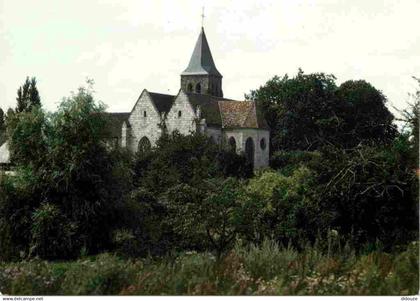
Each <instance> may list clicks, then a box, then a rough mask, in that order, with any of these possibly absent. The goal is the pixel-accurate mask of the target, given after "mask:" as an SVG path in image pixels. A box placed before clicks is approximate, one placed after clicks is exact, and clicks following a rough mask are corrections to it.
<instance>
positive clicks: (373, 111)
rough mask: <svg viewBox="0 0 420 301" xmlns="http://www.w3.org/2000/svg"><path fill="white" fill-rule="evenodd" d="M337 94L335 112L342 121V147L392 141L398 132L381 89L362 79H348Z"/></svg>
mask: <svg viewBox="0 0 420 301" xmlns="http://www.w3.org/2000/svg"><path fill="white" fill-rule="evenodd" d="M336 93H337V98H338V101H339V103H338V104H337V110H336V112H337V115H338V117H339V118H340V119H341V120H342V125H341V135H340V143H341V144H342V145H343V146H344V147H354V146H356V145H357V144H359V143H361V142H362V143H365V144H372V145H374V144H389V143H390V142H392V140H393V139H394V138H395V137H396V135H397V133H398V132H397V129H396V126H395V125H394V124H393V120H394V116H393V115H392V114H391V112H390V111H389V110H388V108H387V107H386V102H387V99H386V97H385V96H384V95H383V94H382V92H381V91H379V90H377V89H376V88H375V87H373V86H372V85H371V84H369V83H368V82H366V81H364V80H357V81H353V80H349V81H346V82H344V83H343V84H341V85H340V87H339V88H338V89H337V92H336Z"/></svg>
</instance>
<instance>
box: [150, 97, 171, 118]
mask: <svg viewBox="0 0 420 301" xmlns="http://www.w3.org/2000/svg"><path fill="white" fill-rule="evenodd" d="M148 93H149V95H150V98H151V99H152V102H153V104H154V105H155V107H156V109H157V110H158V111H159V113H165V114H166V113H168V112H169V110H170V109H171V107H172V104H173V103H174V99H175V96H174V95H168V94H160V93H154V92H148Z"/></svg>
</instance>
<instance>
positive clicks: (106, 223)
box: [0, 88, 128, 258]
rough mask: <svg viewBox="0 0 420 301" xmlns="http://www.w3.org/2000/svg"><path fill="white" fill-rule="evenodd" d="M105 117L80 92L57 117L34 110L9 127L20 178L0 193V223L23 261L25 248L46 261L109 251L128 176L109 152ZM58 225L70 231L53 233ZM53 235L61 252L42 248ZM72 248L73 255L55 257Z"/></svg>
mask: <svg viewBox="0 0 420 301" xmlns="http://www.w3.org/2000/svg"><path fill="white" fill-rule="evenodd" d="M102 112H103V107H102V106H101V105H98V104H97V103H96V102H95V100H94V99H93V96H92V92H91V91H90V90H87V89H83V88H81V89H79V91H78V93H74V94H72V95H71V96H70V97H69V98H66V99H64V100H63V102H62V103H61V104H60V107H59V109H58V111H57V112H56V113H54V114H49V115H48V114H45V113H44V112H43V111H42V109H41V108H38V107H36V108H34V109H33V110H32V111H31V112H21V113H18V114H15V115H14V116H13V117H12V120H10V121H8V132H9V137H10V150H11V153H12V155H13V157H12V158H13V162H14V163H15V164H16V170H17V176H15V177H11V178H10V179H9V182H10V183H9V184H7V185H6V184H4V185H6V186H7V187H2V189H4V190H3V191H5V194H6V195H5V197H4V198H3V199H4V203H3V204H2V206H1V207H0V219H2V220H3V221H4V222H5V223H10V224H11V225H14V227H13V228H12V229H11V230H10V231H11V232H12V234H11V236H12V238H13V240H14V241H17V242H18V244H17V246H18V247H19V248H20V249H21V250H22V251H24V252H25V253H26V254H28V252H29V248H30V244H32V245H31V252H34V253H33V254H34V255H39V256H43V257H48V258H49V257H51V256H57V257H63V258H68V256H69V255H70V253H71V255H72V256H77V255H78V254H79V252H80V250H81V249H82V248H85V249H86V250H87V251H88V252H89V253H90V252H98V251H99V250H102V249H104V248H107V247H109V246H110V245H111V239H112V235H111V233H112V231H113V230H114V228H115V227H118V226H120V225H119V223H120V220H121V219H119V218H118V215H119V214H120V212H121V211H123V210H124V198H121V196H123V195H124V193H125V189H127V185H125V184H124V183H125V182H127V181H125V179H124V178H125V177H127V176H128V168H125V169H124V166H125V165H124V162H127V160H121V158H122V157H124V154H119V153H118V152H116V151H115V152H111V151H109V150H108V149H107V147H106V143H105V141H104V138H103V137H105V131H106V130H107V124H106V121H105V120H104V117H103V114H102ZM17 212H18V214H16V213H17ZM48 212H49V213H48ZM49 214H51V216H48V215H49ZM31 221H33V222H35V224H34V225H33V227H32V224H31V223H30V222H31ZM60 221H61V222H63V221H68V224H67V225H66V226H61V227H60V226H57V225H58V223H60ZM31 229H32V230H31ZM31 231H32V232H31ZM55 231H57V232H55ZM60 231H61V232H60ZM50 234H51V235H52V236H54V237H59V236H60V239H61V240H60V243H58V242H57V244H61V245H54V244H53V243H51V248H53V249H54V250H52V249H48V246H46V245H48V244H49V243H50V242H51V239H47V238H48V236H49V235H50ZM70 237H71V239H70ZM69 239H70V241H69ZM69 246H71V248H70V249H69V252H70V253H67V252H61V251H59V250H62V249H67V247H69ZM45 248H47V249H45ZM53 254H54V255H53Z"/></svg>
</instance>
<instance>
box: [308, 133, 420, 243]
mask: <svg viewBox="0 0 420 301" xmlns="http://www.w3.org/2000/svg"><path fill="white" fill-rule="evenodd" d="M321 153H322V156H321V157H320V159H319V161H317V162H312V166H311V167H312V169H313V170H315V172H316V174H317V183H318V185H317V194H318V195H319V198H322V199H323V202H322V203H321V204H322V208H323V209H322V211H327V212H331V214H332V215H333V216H334V218H333V221H332V222H331V228H334V229H337V230H338V231H339V233H340V234H342V235H344V236H345V237H346V238H347V239H349V240H350V241H351V242H352V243H353V244H355V246H358V247H361V246H362V245H363V244H375V242H376V241H377V240H379V241H381V243H383V244H384V247H385V248H387V249H389V248H392V247H396V246H397V245H398V244H404V243H406V242H408V241H410V240H414V239H416V238H417V237H418V234H416V233H417V232H418V227H417V226H418V224H417V222H418V214H417V212H418V205H417V201H416V200H417V197H418V184H417V179H416V174H415V171H414V170H413V169H412V168H411V167H410V164H409V160H410V144H409V142H408V141H407V138H406V137H405V136H400V137H399V138H398V139H396V140H395V141H394V143H393V144H392V145H391V146H383V147H376V148H375V147H370V146H364V147H359V148H356V149H354V150H353V151H351V152H344V151H343V150H340V149H334V148H326V149H324V150H323V151H322V152H321Z"/></svg>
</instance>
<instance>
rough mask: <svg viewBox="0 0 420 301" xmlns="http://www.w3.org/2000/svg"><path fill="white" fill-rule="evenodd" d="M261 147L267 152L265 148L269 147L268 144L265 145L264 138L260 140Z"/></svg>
mask: <svg viewBox="0 0 420 301" xmlns="http://www.w3.org/2000/svg"><path fill="white" fill-rule="evenodd" d="M260 147H261V149H262V150H265V148H266V147H267V144H266V143H265V139H264V138H262V139H261V140H260Z"/></svg>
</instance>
